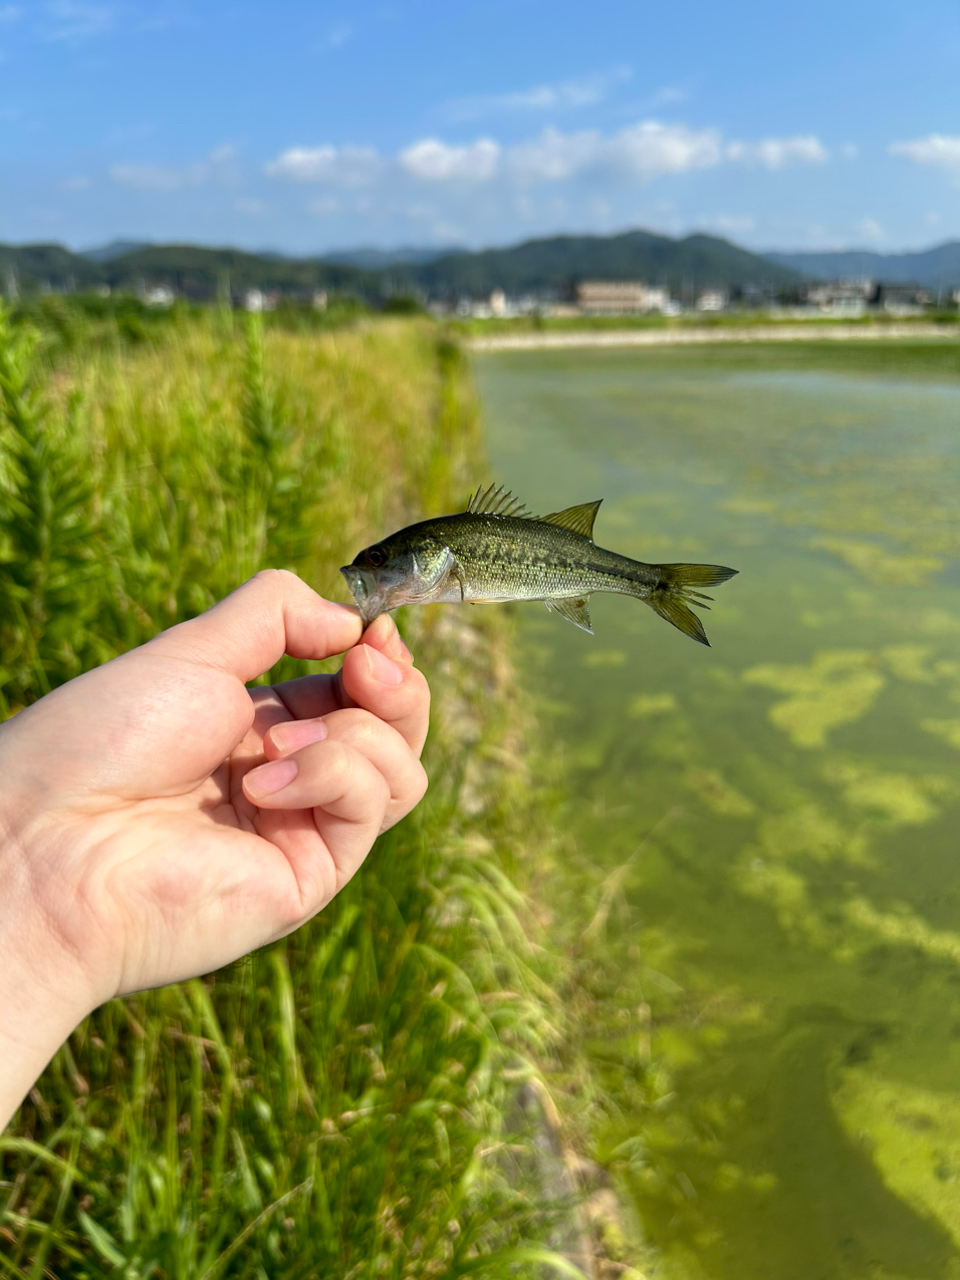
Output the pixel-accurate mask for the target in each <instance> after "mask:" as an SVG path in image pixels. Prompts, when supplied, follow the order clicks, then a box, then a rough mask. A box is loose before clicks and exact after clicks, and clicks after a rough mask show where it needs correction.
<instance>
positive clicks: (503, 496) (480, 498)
mask: <svg viewBox="0 0 960 1280" xmlns="http://www.w3.org/2000/svg"><path fill="white" fill-rule="evenodd" d="M467 511H468V512H469V514H470V515H474V516H513V517H514V519H518V520H533V519H534V518H535V517H533V516H531V514H530V512H529V511H528V510H527V508H526V507H525V506H524V504H523V503H522V502H521V501H520V499H519V498H515V497H514V496H513V494H512V493H511V492H510V491H509V489H504V487H503V485H499V486H497V485H492V484H491V485H488V486H487V488H486V489H484V487H483V486H482V485H481V486H480V487H479V488H478V489H477V492H476V493H474V494H471V495H470V499H469V501H468V502H467Z"/></svg>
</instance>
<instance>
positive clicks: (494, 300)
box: [490, 289, 507, 316]
mask: <svg viewBox="0 0 960 1280" xmlns="http://www.w3.org/2000/svg"><path fill="white" fill-rule="evenodd" d="M490 314H491V315H492V316H505V315H506V314H507V295H506V294H505V293H504V292H503V290H502V289H494V291H493V293H491V295H490Z"/></svg>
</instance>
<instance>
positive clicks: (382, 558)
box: [367, 547, 387, 569]
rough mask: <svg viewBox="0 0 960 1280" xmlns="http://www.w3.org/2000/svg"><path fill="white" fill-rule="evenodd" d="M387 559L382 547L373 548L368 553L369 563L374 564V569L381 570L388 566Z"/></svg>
mask: <svg viewBox="0 0 960 1280" xmlns="http://www.w3.org/2000/svg"><path fill="white" fill-rule="evenodd" d="M386 562H387V557H386V553H385V552H384V550H383V548H382V547H371V548H370V550H369V551H368V552H367V563H368V564H372V565H373V567H374V569H379V568H380V566H381V565H382V564H386Z"/></svg>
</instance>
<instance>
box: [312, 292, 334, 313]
mask: <svg viewBox="0 0 960 1280" xmlns="http://www.w3.org/2000/svg"><path fill="white" fill-rule="evenodd" d="M329 301H330V299H329V298H328V297H327V291H326V289H315V290H314V291H313V309H314V311H326V309H327V305H328V303H329Z"/></svg>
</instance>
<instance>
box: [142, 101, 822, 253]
mask: <svg viewBox="0 0 960 1280" xmlns="http://www.w3.org/2000/svg"><path fill="white" fill-rule="evenodd" d="M828 154H829V153H828V152H827V150H826V148H825V147H824V146H823V145H822V144H821V142H820V141H819V139H817V138H815V137H812V136H807V137H796V138H765V139H762V140H760V141H757V142H743V141H736V140H733V141H728V140H727V139H725V138H724V137H723V135H722V134H721V132H720V131H719V130H718V129H710V128H706V129H691V128H688V127H687V126H686V125H682V124H664V123H663V122H661V121H657V120H641V121H639V122H638V123H636V124H633V125H630V126H628V127H627V128H624V129H621V130H619V131H618V132H616V133H603V132H601V131H600V130H599V129H582V130H577V131H573V132H563V131H562V130H560V129H557V128H554V127H552V126H551V127H549V128H547V129H544V130H543V132H542V133H540V134H539V135H538V136H536V137H534V138H531V139H529V140H528V141H526V142H520V143H517V144H515V145H513V146H511V147H507V148H504V147H502V146H501V145H500V143H498V142H497V141H495V140H494V139H493V138H491V137H481V138H477V139H476V140H475V141H473V142H469V143H462V144H459V143H450V142H445V141H443V139H441V138H437V137H430V138H421V139H419V140H418V141H416V142H413V143H411V145H410V146H408V147H405V148H404V149H403V150H401V151H400V152H399V153H398V154H397V155H395V156H392V157H391V156H382V155H380V154H379V153H378V152H377V151H375V150H374V149H373V148H370V147H336V146H333V145H331V144H329V143H328V144H324V145H322V146H318V147H291V148H289V149H288V150H286V151H284V152H283V153H282V154H281V155H279V156H278V157H277V158H276V159H275V160H272V161H271V162H270V163H269V164H267V165H266V169H265V171H266V173H267V175H268V176H269V177H271V178H280V179H286V180H289V181H292V182H303V183H314V184H318V185H326V186H330V187H340V188H350V187H354V188H356V187H374V186H379V187H383V188H384V189H385V188H386V184H388V183H390V182H391V181H393V182H396V181H397V180H401V179H404V178H405V179H407V180H413V181H414V182H416V183H421V184H429V185H444V184H447V185H449V186H453V187H457V186H459V187H461V188H462V187H464V186H466V185H472V186H480V185H483V184H488V183H491V182H492V181H493V180H494V179H497V178H502V179H503V180H505V181H507V182H508V183H512V184H514V185H515V186H516V185H519V186H521V187H531V186H535V185H537V184H542V183H551V184H552V183H562V182H568V181H573V180H576V179H578V178H583V177H585V176H588V175H589V176H590V177H592V178H594V179H597V180H599V179H604V178H605V179H607V180H615V181H616V180H618V181H639V182H649V181H652V180H654V179H656V178H660V177H663V176H665V175H668V174H684V173H691V172H694V171H697V170H704V169H714V168H717V167H719V166H721V165H724V164H731V163H741V164H747V165H753V166H759V167H762V168H767V169H779V168H781V167H782V166H784V165H786V164H789V163H791V162H797V163H820V162H823V161H824V160H826V159H827V158H828ZM139 177H140V180H141V181H142V182H146V181H153V182H154V183H155V185H156V186H157V188H158V189H159V188H160V186H161V184H165V185H166V186H168V187H169V186H170V185H171V184H172V183H173V182H177V183H178V184H180V185H182V184H183V183H184V182H186V181H189V180H190V173H189V171H169V170H163V171H158V172H156V173H153V172H151V174H149V175H146V174H141V175H139ZM731 229H742V228H741V227H739V226H737V227H732V228H731Z"/></svg>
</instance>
